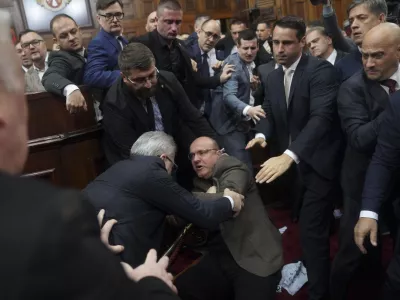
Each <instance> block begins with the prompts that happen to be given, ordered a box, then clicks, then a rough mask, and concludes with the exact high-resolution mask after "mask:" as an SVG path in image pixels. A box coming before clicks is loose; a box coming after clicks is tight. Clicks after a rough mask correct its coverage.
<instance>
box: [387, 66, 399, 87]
mask: <svg viewBox="0 0 400 300" xmlns="http://www.w3.org/2000/svg"><path fill="white" fill-rule="evenodd" d="M389 79H393V80H395V81H396V82H397V83H396V89H398V87H400V65H399V67H398V68H397V71H396V72H394V74H393V75H392V76H390V77H389Z"/></svg>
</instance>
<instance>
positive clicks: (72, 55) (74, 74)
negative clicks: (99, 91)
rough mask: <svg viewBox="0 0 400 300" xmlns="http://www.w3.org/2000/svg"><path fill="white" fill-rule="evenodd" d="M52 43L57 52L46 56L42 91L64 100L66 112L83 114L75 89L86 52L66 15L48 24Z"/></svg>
mask: <svg viewBox="0 0 400 300" xmlns="http://www.w3.org/2000/svg"><path fill="white" fill-rule="evenodd" d="M50 29H51V31H52V32H53V40H54V42H55V43H57V44H58V45H59V47H60V50H58V51H53V52H51V53H50V55H49V68H48V69H47V71H46V73H45V74H44V75H43V78H42V84H43V86H44V88H45V89H46V91H48V92H50V93H54V94H56V95H59V96H64V97H66V106H67V110H68V111H69V112H70V113H76V112H79V111H80V110H87V107H86V101H85V98H84V97H83V95H82V93H81V91H80V90H79V88H78V85H81V84H83V70H84V67H85V63H86V58H85V57H86V50H85V48H83V46H82V33H81V31H80V29H79V27H78V25H77V24H76V22H75V20H74V19H72V18H71V17H70V16H68V15H66V14H60V15H57V16H55V17H54V18H53V19H52V20H51V22H50Z"/></svg>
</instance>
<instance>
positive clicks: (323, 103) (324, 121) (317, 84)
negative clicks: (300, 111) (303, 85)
mask: <svg viewBox="0 0 400 300" xmlns="http://www.w3.org/2000/svg"><path fill="white" fill-rule="evenodd" d="M336 75H337V73H336V70H335V68H334V67H333V66H332V65H331V64H329V63H327V62H321V63H320V64H319V65H318V66H317V68H316V69H315V70H314V72H312V73H311V74H309V75H305V76H309V85H310V92H309V93H310V94H309V98H310V100H309V101H310V114H309V119H308V122H307V124H306V125H305V126H304V128H303V129H302V130H301V132H300V133H299V135H298V136H297V137H296V139H295V140H294V141H293V142H292V143H291V144H290V146H289V148H288V149H289V150H290V151H292V152H293V153H294V154H295V155H296V156H297V157H298V158H299V159H300V160H301V159H302V157H303V156H305V154H306V153H313V152H314V150H315V149H317V148H318V144H319V142H320V140H321V139H322V137H323V136H324V135H326V134H329V131H330V130H331V126H332V123H333V120H334V117H335V114H336V96H337V91H338V82H337V77H336Z"/></svg>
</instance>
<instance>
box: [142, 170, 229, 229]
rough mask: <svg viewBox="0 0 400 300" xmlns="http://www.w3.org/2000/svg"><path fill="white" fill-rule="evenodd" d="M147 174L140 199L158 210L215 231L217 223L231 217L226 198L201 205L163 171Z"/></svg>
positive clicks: (202, 202)
mask: <svg viewBox="0 0 400 300" xmlns="http://www.w3.org/2000/svg"><path fill="white" fill-rule="evenodd" d="M150 174H151V175H149V176H148V178H147V179H146V182H148V185H147V186H146V188H145V189H143V191H144V192H145V193H144V194H143V195H142V197H144V198H143V199H146V200H147V201H148V202H150V203H151V204H152V205H154V206H157V207H158V208H160V209H161V210H163V211H165V212H167V213H169V214H173V215H176V216H178V217H181V218H183V219H185V220H187V221H188V222H191V223H194V224H195V225H196V226H199V227H201V228H206V229H215V228H216V227H217V226H218V225H219V223H221V222H223V221H226V220H228V219H229V218H230V217H232V205H231V202H230V200H229V199H228V198H226V197H222V198H219V199H218V200H215V201H201V200H199V199H197V198H195V197H194V196H193V195H192V194H191V193H190V192H188V191H187V190H185V189H184V188H183V187H181V186H180V185H178V184H177V183H176V182H174V181H173V179H172V177H171V176H169V175H168V174H167V172H166V171H165V170H163V169H157V170H152V172H150Z"/></svg>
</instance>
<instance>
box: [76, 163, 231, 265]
mask: <svg viewBox="0 0 400 300" xmlns="http://www.w3.org/2000/svg"><path fill="white" fill-rule="evenodd" d="M84 193H85V194H86V195H88V197H89V199H90V200H91V203H92V204H93V205H94V207H95V208H96V210H100V209H103V208H104V209H105V211H106V219H116V220H118V224H117V225H115V226H114V227H113V230H112V232H111V240H112V242H113V243H114V244H117V245H124V247H125V249H124V251H123V252H122V253H121V257H122V260H123V261H125V262H127V263H129V264H130V265H132V266H133V267H136V266H138V265H139V264H141V263H142V262H143V260H144V259H145V258H146V254H147V252H148V251H149V250H150V249H152V248H154V249H157V250H159V249H160V247H161V242H162V237H163V232H164V225H165V217H166V216H167V215H168V214H174V215H177V216H179V217H181V218H183V219H185V220H187V221H189V222H193V223H194V224H195V225H197V226H199V227H202V228H215V227H217V226H218V224H219V223H220V222H222V221H226V220H227V219H229V218H230V217H232V205H231V203H230V201H229V199H228V198H225V197H219V198H218V199H217V200H216V201H200V200H198V199H197V198H195V197H194V196H193V195H192V194H191V193H189V192H188V191H187V190H185V189H184V188H182V187H181V186H179V185H178V184H177V183H176V182H174V180H173V178H172V177H171V176H170V175H168V173H167V170H166V169H165V164H164V162H163V161H162V160H161V159H160V158H159V157H155V156H135V157H133V158H131V159H129V160H124V161H121V162H119V163H117V164H115V165H113V166H112V167H111V168H109V169H108V170H107V171H105V172H104V173H103V174H101V175H100V176H99V177H97V178H96V179H95V180H94V181H93V182H92V183H90V184H89V185H88V186H87V187H86V188H85V189H84Z"/></svg>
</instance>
